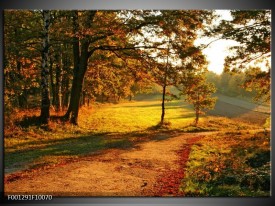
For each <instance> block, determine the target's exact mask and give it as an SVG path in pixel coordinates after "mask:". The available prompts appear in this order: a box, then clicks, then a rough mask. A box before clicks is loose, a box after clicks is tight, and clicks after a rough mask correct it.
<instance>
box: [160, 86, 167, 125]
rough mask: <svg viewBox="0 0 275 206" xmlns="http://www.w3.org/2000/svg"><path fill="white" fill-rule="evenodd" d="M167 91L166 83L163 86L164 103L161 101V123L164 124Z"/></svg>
mask: <svg viewBox="0 0 275 206" xmlns="http://www.w3.org/2000/svg"><path fill="white" fill-rule="evenodd" d="M165 93H166V85H164V86H163V87H162V103H161V119H160V124H161V125H163V123H164V116H165Z"/></svg>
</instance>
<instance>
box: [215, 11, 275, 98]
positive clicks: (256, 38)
mask: <svg viewBox="0 0 275 206" xmlns="http://www.w3.org/2000/svg"><path fill="white" fill-rule="evenodd" d="M231 15H232V17H233V19H232V20H231V21H222V22H221V24H220V25H219V27H218V28H217V29H216V30H215V32H218V33H221V38H223V39H231V40H235V41H236V42H238V43H239V45H238V46H234V47H231V52H230V55H228V57H227V58H226V59H225V71H233V72H237V71H239V70H244V69H247V68H248V66H253V65H255V64H256V66H255V67H259V66H257V65H260V67H262V68H264V67H265V69H261V71H258V70H257V69H255V70H254V72H255V71H256V70H257V71H258V72H257V73H258V74H254V75H250V79H248V81H247V83H245V86H246V87H254V88H256V90H257V91H259V93H258V95H257V97H261V96H263V95H264V97H263V98H264V99H265V100H267V101H269V100H270V70H271V68H270V57H271V10H233V11H231ZM252 73H253V72H252ZM252 77H253V80H252V79H251V78H252ZM251 82H253V83H251ZM256 82H257V83H256Z"/></svg>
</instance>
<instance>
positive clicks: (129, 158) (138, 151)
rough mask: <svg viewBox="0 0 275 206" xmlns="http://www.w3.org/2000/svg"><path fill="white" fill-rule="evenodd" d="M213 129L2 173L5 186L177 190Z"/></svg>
mask: <svg viewBox="0 0 275 206" xmlns="http://www.w3.org/2000/svg"><path fill="white" fill-rule="evenodd" d="M212 133H213V132H204V133H192V134H190V133H186V134H182V135H180V136H176V137H169V136H165V134H164V135H163V136H160V137H159V138H157V139H155V140H150V141H148V142H143V143H140V144H137V145H136V146H135V147H134V148H131V149H127V150H125V149H124V150H123V149H109V150H105V151H104V152H102V153H100V154H97V155H91V156H88V157H83V158H79V159H77V160H74V161H72V162H66V163H63V164H59V165H55V166H50V167H47V168H42V169H37V170H30V171H23V172H20V173H15V174H10V175H7V176H6V177H5V192H6V194H11V193H13V192H18V193H24V194H38V193H40V194H52V195H53V196H181V195H183V194H180V193H179V192H178V187H179V185H180V181H181V180H182V179H183V177H184V168H185V164H186V163H187V161H188V157H189V153H190V151H191V147H192V145H193V144H195V143H196V141H198V140H199V139H200V138H203V137H204V136H205V135H209V134H212Z"/></svg>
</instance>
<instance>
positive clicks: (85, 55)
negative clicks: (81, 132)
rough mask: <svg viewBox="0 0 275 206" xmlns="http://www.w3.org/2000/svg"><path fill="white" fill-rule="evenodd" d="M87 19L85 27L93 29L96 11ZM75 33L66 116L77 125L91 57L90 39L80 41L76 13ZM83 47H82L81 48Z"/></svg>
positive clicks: (74, 16)
mask: <svg viewBox="0 0 275 206" xmlns="http://www.w3.org/2000/svg"><path fill="white" fill-rule="evenodd" d="M87 12H88V13H87V16H86V17H87V18H86V20H85V23H84V24H85V26H86V27H87V28H90V27H91V24H92V21H93V18H94V16H95V14H96V11H87ZM73 31H74V34H75V36H74V37H73V40H74V41H73V42H74V43H73V54H74V76H73V84H72V89H71V98H70V104H69V108H68V110H67V112H66V114H65V116H64V117H65V119H70V122H71V123H72V124H75V125H77V124H78V123H77V120H78V112H79V104H80V96H81V92H82V87H83V81H84V76H85V73H86V71H87V66H88V59H89V57H90V55H91V53H89V45H90V43H89V40H88V37H84V38H82V39H81V41H80V39H79V37H78V35H77V32H78V31H79V22H78V13H77V11H75V12H74V13H73ZM80 45H81V47H80Z"/></svg>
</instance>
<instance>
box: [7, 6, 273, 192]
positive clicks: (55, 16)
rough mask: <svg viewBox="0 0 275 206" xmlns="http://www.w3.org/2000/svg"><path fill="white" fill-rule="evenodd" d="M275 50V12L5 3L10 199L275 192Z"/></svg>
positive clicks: (8, 188) (8, 189) (8, 185)
mask: <svg viewBox="0 0 275 206" xmlns="http://www.w3.org/2000/svg"><path fill="white" fill-rule="evenodd" d="M270 46H271V11H270V10H226V11H215V10H114V11H111V10H110V11H108V10H79V11H78V10H5V11H4V71H3V72H4V153H5V155H4V163H5V174H4V176H5V185H4V188H5V194H6V195H9V194H15V193H16V194H18V193H19V194H51V195H53V196H157V197H160V196H161V197H162V196H182V197H187V196H203V197H209V196H220V197H224V196H234V197H236V196H249V197H250V196H253V197H254V196H270V176H271V170H270V167H271V160H270V150H271V148H270V147H271V145H270V132H271V116H270V111H271V107H270V106H271V105H270V95H271V91H270V84H271V76H270V73H271V64H270V62H271V49H270ZM41 182H45V184H43V185H41Z"/></svg>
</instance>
